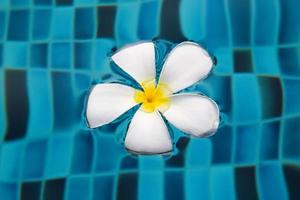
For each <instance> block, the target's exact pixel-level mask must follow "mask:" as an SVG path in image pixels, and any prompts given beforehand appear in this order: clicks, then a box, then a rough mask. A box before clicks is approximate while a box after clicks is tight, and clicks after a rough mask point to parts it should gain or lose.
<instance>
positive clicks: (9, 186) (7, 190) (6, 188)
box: [0, 182, 18, 200]
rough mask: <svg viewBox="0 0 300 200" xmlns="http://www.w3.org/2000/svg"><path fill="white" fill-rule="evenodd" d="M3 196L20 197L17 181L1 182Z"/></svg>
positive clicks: (0, 190) (7, 198) (8, 197)
mask: <svg viewBox="0 0 300 200" xmlns="http://www.w3.org/2000/svg"><path fill="white" fill-rule="evenodd" d="M0 194H1V198H3V199H5V200H17V199H18V185H17V184H16V183H7V182H0Z"/></svg>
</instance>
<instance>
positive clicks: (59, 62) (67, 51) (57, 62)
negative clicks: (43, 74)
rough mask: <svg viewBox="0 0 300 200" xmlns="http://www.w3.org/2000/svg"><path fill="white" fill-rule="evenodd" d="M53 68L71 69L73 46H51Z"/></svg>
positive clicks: (57, 44)
mask: <svg viewBox="0 0 300 200" xmlns="http://www.w3.org/2000/svg"><path fill="white" fill-rule="evenodd" d="M51 67H53V68H70V67H71V44H70V43H54V44H52V46H51Z"/></svg>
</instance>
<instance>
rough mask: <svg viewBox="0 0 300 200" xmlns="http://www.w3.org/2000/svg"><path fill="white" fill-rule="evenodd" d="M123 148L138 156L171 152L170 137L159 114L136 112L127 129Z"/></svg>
mask: <svg viewBox="0 0 300 200" xmlns="http://www.w3.org/2000/svg"><path fill="white" fill-rule="evenodd" d="M125 147H126V148H127V149H128V150H129V151H132V152H134V153H138V154H139V153H140V154H162V153H167V152H170V151H171V150H172V142H171V137H170V134H169V131H168V128H167V126H166V124H165V122H164V120H163V119H162V117H161V116H160V114H159V113H158V112H152V113H146V112H144V111H142V110H138V111H137V112H136V113H135V115H134V116H133V118H132V120H131V123H130V125H129V127H128V132H127V135H126V137H125Z"/></svg>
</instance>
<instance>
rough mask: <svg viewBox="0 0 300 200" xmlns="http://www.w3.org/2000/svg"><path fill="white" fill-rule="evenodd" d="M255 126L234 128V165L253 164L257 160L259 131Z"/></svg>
mask: <svg viewBox="0 0 300 200" xmlns="http://www.w3.org/2000/svg"><path fill="white" fill-rule="evenodd" d="M259 128H260V127H259V126H257V125H247V126H238V127H237V128H236V133H235V134H236V141H235V144H236V145H235V155H234V161H235V163H247V164H248V163H251V164H252V163H255V162H256V161H257V160H258V153H259V152H258V148H259V146H258V144H259V143H258V141H259V133H260V132H259V131H260V129H259Z"/></svg>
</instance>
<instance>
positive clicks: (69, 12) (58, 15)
mask: <svg viewBox="0 0 300 200" xmlns="http://www.w3.org/2000/svg"><path fill="white" fill-rule="evenodd" d="M73 12H74V11H73V9H72V8H68V7H59V8H56V9H54V10H53V22H52V37H53V38H54V39H69V38H71V37H72V34H73V15H74V14H73Z"/></svg>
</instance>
